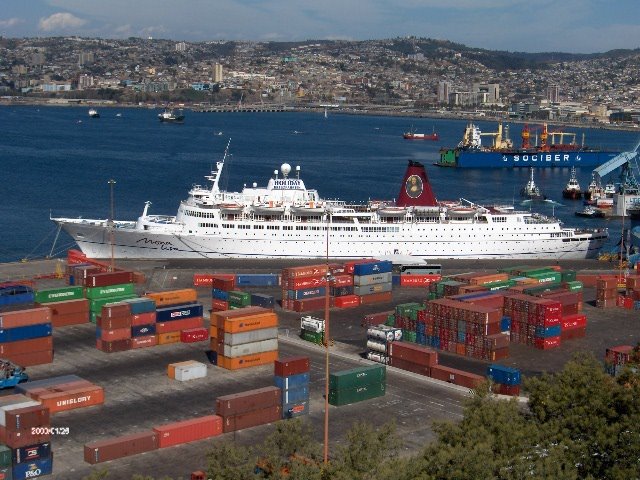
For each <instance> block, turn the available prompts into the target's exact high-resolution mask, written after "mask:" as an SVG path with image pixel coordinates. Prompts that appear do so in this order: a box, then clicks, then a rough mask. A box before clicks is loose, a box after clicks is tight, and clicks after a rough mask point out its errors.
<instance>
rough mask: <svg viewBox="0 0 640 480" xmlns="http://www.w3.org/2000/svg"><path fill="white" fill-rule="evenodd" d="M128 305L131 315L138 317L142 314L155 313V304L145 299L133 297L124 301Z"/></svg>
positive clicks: (151, 300) (149, 299)
mask: <svg viewBox="0 0 640 480" xmlns="http://www.w3.org/2000/svg"><path fill="white" fill-rule="evenodd" d="M124 303H126V304H128V305H129V311H130V312H131V314H132V315H140V314H142V313H155V311H156V302H155V301H154V300H153V299H151V298H147V297H135V298H129V299H127V300H124Z"/></svg>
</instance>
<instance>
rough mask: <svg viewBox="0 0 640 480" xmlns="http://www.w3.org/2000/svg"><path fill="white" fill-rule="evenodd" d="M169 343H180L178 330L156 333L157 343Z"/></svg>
mask: <svg viewBox="0 0 640 480" xmlns="http://www.w3.org/2000/svg"><path fill="white" fill-rule="evenodd" d="M169 343H180V332H179V331H177V332H167V333H158V334H156V344H157V345H168V344H169Z"/></svg>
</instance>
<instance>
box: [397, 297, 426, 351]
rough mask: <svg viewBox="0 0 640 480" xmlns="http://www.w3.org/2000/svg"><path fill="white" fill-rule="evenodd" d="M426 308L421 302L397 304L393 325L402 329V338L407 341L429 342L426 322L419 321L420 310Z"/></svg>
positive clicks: (423, 343) (424, 343)
mask: <svg viewBox="0 0 640 480" xmlns="http://www.w3.org/2000/svg"><path fill="white" fill-rule="evenodd" d="M424 309H425V306H424V305H423V304H421V303H415V302H414V303H401V304H399V305H396V310H395V314H394V317H393V321H394V323H393V325H394V326H396V327H398V328H401V329H402V338H403V340H405V341H407V342H414V343H419V344H421V345H426V344H427V338H426V332H425V328H424V327H425V325H424V322H418V312H420V311H422V310H424Z"/></svg>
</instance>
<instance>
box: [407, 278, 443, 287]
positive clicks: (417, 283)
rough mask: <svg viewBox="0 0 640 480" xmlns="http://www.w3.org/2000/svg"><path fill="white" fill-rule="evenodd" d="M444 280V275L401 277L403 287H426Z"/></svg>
mask: <svg viewBox="0 0 640 480" xmlns="http://www.w3.org/2000/svg"><path fill="white" fill-rule="evenodd" d="M441 279H442V275H400V286H401V287H425V286H427V285H429V284H430V283H433V282H438V281H440V280H441Z"/></svg>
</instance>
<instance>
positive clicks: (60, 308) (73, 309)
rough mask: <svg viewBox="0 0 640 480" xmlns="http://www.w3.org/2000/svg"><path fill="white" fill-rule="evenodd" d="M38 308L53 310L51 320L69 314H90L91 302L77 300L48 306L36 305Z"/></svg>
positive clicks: (48, 304) (81, 299)
mask: <svg viewBox="0 0 640 480" xmlns="http://www.w3.org/2000/svg"><path fill="white" fill-rule="evenodd" d="M36 305H38V306H42V307H49V309H50V310H51V320H52V321H53V319H55V318H56V316H57V315H67V314H69V313H78V312H86V313H88V312H89V300H87V299H86V298H78V299H76V300H65V301H64V302H51V303H47V304H42V303H36Z"/></svg>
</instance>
